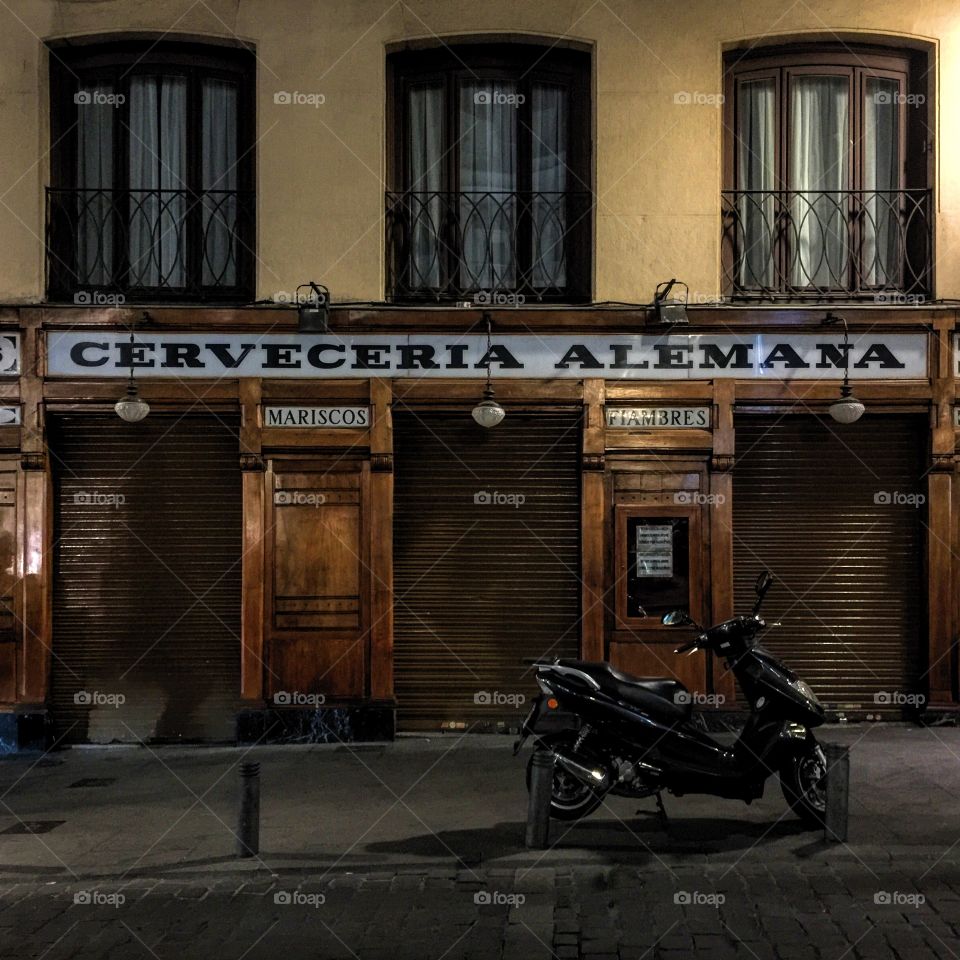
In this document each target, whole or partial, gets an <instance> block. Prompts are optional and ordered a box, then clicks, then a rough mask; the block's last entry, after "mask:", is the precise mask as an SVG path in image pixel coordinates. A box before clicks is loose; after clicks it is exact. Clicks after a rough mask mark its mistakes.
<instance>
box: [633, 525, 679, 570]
mask: <svg viewBox="0 0 960 960" xmlns="http://www.w3.org/2000/svg"><path fill="white" fill-rule="evenodd" d="M637 576H638V577H672V576H673V525H672V524H669V523H655V524H645V523H640V524H637Z"/></svg>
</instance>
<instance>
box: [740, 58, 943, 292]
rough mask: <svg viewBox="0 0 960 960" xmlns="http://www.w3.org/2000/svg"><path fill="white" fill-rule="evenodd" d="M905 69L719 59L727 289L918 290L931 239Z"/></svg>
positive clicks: (922, 108) (828, 61)
mask: <svg viewBox="0 0 960 960" xmlns="http://www.w3.org/2000/svg"><path fill="white" fill-rule="evenodd" d="M916 71H917V67H916V64H915V62H914V60H911V58H910V57H909V56H906V55H905V56H898V55H894V54H891V53H879V52H877V51H866V50H864V51H853V50H849V49H848V48H843V49H840V48H831V47H827V48H823V49H818V50H813V49H811V50H809V51H807V52H802V51H795V52H791V53H790V54H788V55H786V54H785V55H782V56H780V55H777V56H764V57H748V58H744V57H742V56H740V57H739V58H738V57H735V56H731V61H730V66H729V67H728V70H727V78H728V86H727V89H728V94H729V95H728V97H727V130H728V132H729V135H730V136H731V138H732V143H731V144H730V149H728V151H727V157H728V161H727V180H728V189H727V190H725V191H724V210H725V221H724V232H725V251H724V256H725V261H726V262H725V269H726V271H727V276H728V279H729V280H730V281H731V286H732V292H733V293H746V294H749V293H751V292H753V293H755V294H771V295H778V294H779V295H803V294H805V293H815V294H831V293H833V294H839V295H848V294H862V295H870V294H871V292H872V293H874V294H875V293H876V292H877V291H888V290H903V289H904V288H910V289H920V288H921V287H922V286H923V284H924V283H925V281H926V279H927V272H928V269H929V245H930V236H931V227H930V222H929V218H930V209H929V191H928V190H927V186H928V183H927V171H926V163H925V160H924V158H923V150H922V141H923V131H924V130H925V129H926V116H927V114H926V103H925V97H923V96H922V95H918V94H917V93H916V92H915V91H916V89H917V88H918V86H919V80H918V79H916V78H915V74H916Z"/></svg>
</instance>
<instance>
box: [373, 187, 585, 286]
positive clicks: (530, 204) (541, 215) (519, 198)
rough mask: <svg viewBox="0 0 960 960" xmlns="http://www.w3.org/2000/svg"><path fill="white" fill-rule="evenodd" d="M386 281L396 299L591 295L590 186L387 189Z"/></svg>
mask: <svg viewBox="0 0 960 960" xmlns="http://www.w3.org/2000/svg"><path fill="white" fill-rule="evenodd" d="M386 228H387V268H388V271H387V272H388V276H387V285H388V292H389V296H390V298H391V299H392V300H395V301H398V302H404V301H411V302H423V301H425V300H435V301H450V300H474V301H475V302H479V303H490V304H496V303H498V302H499V303H508V304H515V303H522V302H524V301H527V302H578V301H584V300H588V299H589V297H590V263H591V238H592V236H593V197H592V194H590V193H589V192H588V191H564V192H545V191H466V192H459V193H451V192H444V191H428V192H418V191H413V192H405V193H388V194H387V195H386Z"/></svg>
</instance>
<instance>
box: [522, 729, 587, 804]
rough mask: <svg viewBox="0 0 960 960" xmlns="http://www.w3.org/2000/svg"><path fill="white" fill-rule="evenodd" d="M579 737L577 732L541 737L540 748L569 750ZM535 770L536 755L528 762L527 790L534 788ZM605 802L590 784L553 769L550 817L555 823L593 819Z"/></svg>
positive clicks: (558, 768)
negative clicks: (531, 785)
mask: <svg viewBox="0 0 960 960" xmlns="http://www.w3.org/2000/svg"><path fill="white" fill-rule="evenodd" d="M576 739H577V734H576V733H575V732H573V731H568V732H564V733H557V734H552V735H551V736H548V737H540V739H539V740H538V741H537V749H544V750H552V749H554V748H555V747H558V748H562V747H567V748H568V749H569V748H570V747H572V746H573V744H574V742H575V741H576ZM532 769H533V755H532V754H531V756H530V760H529V761H528V762H527V790H529V789H530V778H531V776H532ZM602 800H603V797H602V795H601V796H598V795H597V793H596V791H595V790H594V789H593V788H592V787H590V786H589V785H588V784H586V783H583V782H582V781H581V780H578V779H577V778H576V777H574V776H572V775H571V774H569V773H567V772H566V770H562V769H561V768H560V767H559V766H554V769H553V788H552V790H551V791H550V816H551V817H553V818H554V819H555V820H580V819H581V818H582V817H586V816H589V814H591V813H593V811H594V810H596V809H597V807H599V806H600V804H601V802H602Z"/></svg>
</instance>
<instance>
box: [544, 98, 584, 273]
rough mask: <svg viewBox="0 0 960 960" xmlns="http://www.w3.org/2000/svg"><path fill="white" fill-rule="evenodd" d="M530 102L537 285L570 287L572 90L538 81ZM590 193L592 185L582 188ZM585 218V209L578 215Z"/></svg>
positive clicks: (576, 213) (582, 185) (582, 186)
mask: <svg viewBox="0 0 960 960" xmlns="http://www.w3.org/2000/svg"><path fill="white" fill-rule="evenodd" d="M532 97H533V101H532V103H531V117H532V120H531V123H532V126H533V129H532V131H531V133H532V141H533V145H532V150H531V152H532V159H533V172H532V187H533V204H532V211H531V214H532V219H533V244H534V249H533V257H532V261H533V286H534V287H535V288H537V289H544V288H551V287H560V288H562V287H564V286H566V282H567V278H566V271H567V265H566V258H565V256H564V249H565V238H566V232H567V218H568V215H569V211H568V210H567V209H566V201H565V197H564V195H563V192H564V191H565V190H566V189H567V124H566V117H567V91H566V90H565V89H564V88H563V87H558V86H553V85H548V84H543V83H535V84H534V85H533V91H532ZM579 186H580V188H581V189H588V185H587V184H581V185H579ZM575 216H584V211H580V210H577V211H575Z"/></svg>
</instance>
